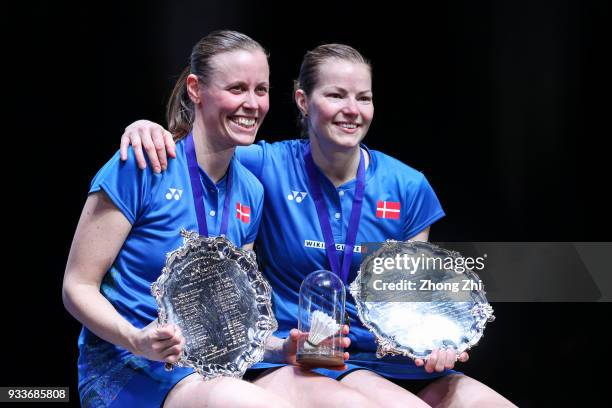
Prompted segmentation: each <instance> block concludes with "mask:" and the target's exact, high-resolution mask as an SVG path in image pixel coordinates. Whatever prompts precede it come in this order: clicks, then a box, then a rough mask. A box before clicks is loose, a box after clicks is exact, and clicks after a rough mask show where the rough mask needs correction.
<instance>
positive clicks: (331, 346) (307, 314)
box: [296, 270, 346, 367]
mask: <svg viewBox="0 0 612 408" xmlns="http://www.w3.org/2000/svg"><path fill="white" fill-rule="evenodd" d="M345 297H346V294H345V289H344V284H343V283H342V281H341V280H340V278H339V277H338V276H336V275H335V274H334V273H332V272H329V271H324V270H320V271H315V272H312V273H310V274H309V275H308V276H306V278H305V279H304V281H303V282H302V285H301V286H300V303H299V312H298V329H299V330H300V331H301V332H302V333H304V334H303V335H302V336H301V337H300V338H299V340H298V350H297V357H296V358H297V361H298V362H299V363H300V364H302V365H305V366H316V367H337V366H342V365H344V358H343V356H344V348H343V347H342V327H343V325H344V301H345Z"/></svg>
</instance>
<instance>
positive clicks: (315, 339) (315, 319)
mask: <svg viewBox="0 0 612 408" xmlns="http://www.w3.org/2000/svg"><path fill="white" fill-rule="evenodd" d="M338 330H340V325H339V324H338V323H336V320H335V319H333V318H332V317H331V316H329V315H328V314H326V313H324V312H321V311H320V310H315V311H314V312H313V313H312V316H311V319H310V332H309V333H308V339H307V340H306V344H305V345H304V346H305V347H306V348H308V346H311V347H317V346H318V345H319V344H320V343H321V342H322V341H323V340H325V339H326V338H328V337H329V336H333V335H334V334H336V333H338Z"/></svg>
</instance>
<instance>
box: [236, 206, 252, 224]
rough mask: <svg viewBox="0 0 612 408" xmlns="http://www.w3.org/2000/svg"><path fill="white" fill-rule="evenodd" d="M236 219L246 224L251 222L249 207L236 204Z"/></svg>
mask: <svg viewBox="0 0 612 408" xmlns="http://www.w3.org/2000/svg"><path fill="white" fill-rule="evenodd" d="M236 218H238V219H240V221H242V222H244V223H246V224H248V223H249V222H251V207H249V206H248V205H242V204H240V203H239V202H238V203H236Z"/></svg>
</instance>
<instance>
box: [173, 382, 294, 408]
mask: <svg viewBox="0 0 612 408" xmlns="http://www.w3.org/2000/svg"><path fill="white" fill-rule="evenodd" d="M292 406H293V405H292V404H290V403H289V402H287V401H286V400H284V399H282V398H280V397H278V396H276V395H274V394H272V393H271V392H268V391H266V390H264V389H262V388H260V387H258V386H256V385H253V384H251V383H248V382H246V381H242V380H238V379H235V378H229V377H218V378H215V379H214V380H209V381H204V380H203V379H202V378H201V377H200V376H199V375H198V374H191V375H189V376H187V377H185V378H183V379H182V380H181V381H180V382H179V383H178V384H176V385H175V386H174V388H173V389H172V391H170V393H169V394H168V397H167V398H166V402H165V403H164V408H175V407H177V408H192V407H193V408H195V407H207V408H208V407H210V408H213V407H222V408H226V407H246V408H269V407H279V408H289V407H292Z"/></svg>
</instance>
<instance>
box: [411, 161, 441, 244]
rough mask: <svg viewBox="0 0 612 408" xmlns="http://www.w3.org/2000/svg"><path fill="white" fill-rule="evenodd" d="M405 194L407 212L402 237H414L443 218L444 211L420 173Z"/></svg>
mask: <svg viewBox="0 0 612 408" xmlns="http://www.w3.org/2000/svg"><path fill="white" fill-rule="evenodd" d="M419 174H420V177H419V179H418V180H416V182H415V183H414V184H413V185H412V186H413V188H411V189H409V190H408V191H407V192H406V203H407V205H408V211H407V212H406V217H405V219H404V226H403V237H404V239H409V238H412V237H414V236H415V235H416V234H418V233H419V232H421V231H423V230H424V229H425V228H427V227H428V226H430V225H431V224H433V223H434V222H436V221H437V220H439V219H440V218H442V217H444V211H443V210H442V206H441V205H440V201H438V197H436V193H435V192H434V191H433V188H431V186H430V185H429V182H428V181H427V179H426V178H425V176H424V175H423V174H422V173H419Z"/></svg>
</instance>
